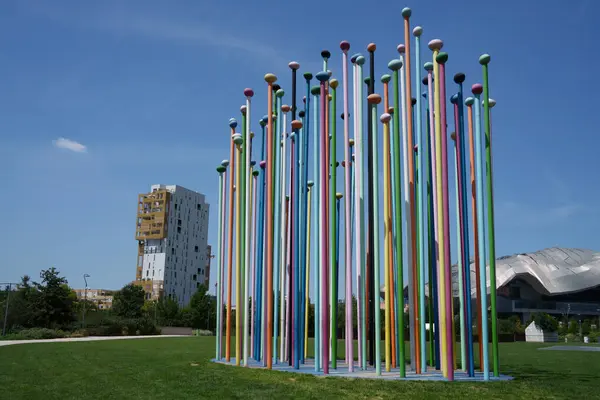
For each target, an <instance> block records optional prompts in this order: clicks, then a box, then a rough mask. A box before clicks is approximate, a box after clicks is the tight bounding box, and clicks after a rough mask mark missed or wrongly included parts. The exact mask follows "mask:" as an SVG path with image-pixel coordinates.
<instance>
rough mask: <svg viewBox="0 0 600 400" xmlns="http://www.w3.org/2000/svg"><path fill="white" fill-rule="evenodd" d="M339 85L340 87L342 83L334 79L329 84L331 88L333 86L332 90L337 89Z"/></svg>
mask: <svg viewBox="0 0 600 400" xmlns="http://www.w3.org/2000/svg"><path fill="white" fill-rule="evenodd" d="M339 85H340V83H339V82H338V80H337V79H332V80H331V81H330V82H329V86H331V88H332V89H333V90H335V89H337V87H338V86H339Z"/></svg>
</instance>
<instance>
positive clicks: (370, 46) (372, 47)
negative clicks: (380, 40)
mask: <svg viewBox="0 0 600 400" xmlns="http://www.w3.org/2000/svg"><path fill="white" fill-rule="evenodd" d="M375 50H377V45H376V44H375V43H369V44H368V45H367V51H368V52H369V53H372V52H374V51H375Z"/></svg>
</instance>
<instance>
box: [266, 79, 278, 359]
mask: <svg viewBox="0 0 600 400" xmlns="http://www.w3.org/2000/svg"><path fill="white" fill-rule="evenodd" d="M276 80H277V77H276V76H275V75H273V74H266V75H265V81H266V82H267V84H268V89H267V92H268V99H267V110H268V111H267V112H268V120H267V129H268V130H267V153H266V154H267V168H266V171H267V210H266V211H267V215H266V217H265V221H266V222H267V252H266V253H265V256H266V257H267V332H266V334H265V337H266V339H267V346H266V347H267V348H266V349H265V350H266V351H265V354H266V356H265V358H266V359H267V369H272V367H273V218H274V217H273V196H272V193H273V167H274V166H273V83H274V82H275V81H276Z"/></svg>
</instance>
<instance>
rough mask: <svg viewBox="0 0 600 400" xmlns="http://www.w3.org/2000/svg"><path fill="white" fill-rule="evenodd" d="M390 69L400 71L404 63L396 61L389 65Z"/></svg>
mask: <svg viewBox="0 0 600 400" xmlns="http://www.w3.org/2000/svg"><path fill="white" fill-rule="evenodd" d="M388 68H389V69H391V70H392V71H398V70H400V68H402V61H400V60H398V59H394V60H392V61H390V62H389V63H388Z"/></svg>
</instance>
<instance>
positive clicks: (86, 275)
mask: <svg viewBox="0 0 600 400" xmlns="http://www.w3.org/2000/svg"><path fill="white" fill-rule="evenodd" d="M89 277H90V276H89V275H88V274H83V281H84V282H85V288H84V289H83V313H82V314H83V315H82V318H81V324H82V325H83V328H84V329H85V307H86V305H87V304H86V303H87V290H88V283H87V279H86V278H89Z"/></svg>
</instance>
